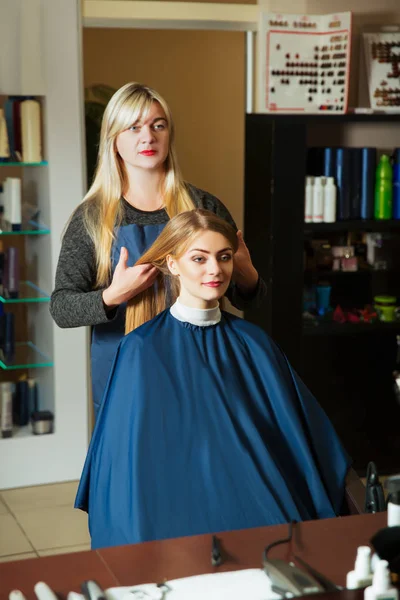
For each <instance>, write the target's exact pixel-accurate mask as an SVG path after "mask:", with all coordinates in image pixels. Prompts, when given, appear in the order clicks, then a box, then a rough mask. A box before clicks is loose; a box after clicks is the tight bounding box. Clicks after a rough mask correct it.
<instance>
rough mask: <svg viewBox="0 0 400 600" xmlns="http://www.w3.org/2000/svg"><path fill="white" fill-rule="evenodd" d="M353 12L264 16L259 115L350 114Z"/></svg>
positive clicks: (260, 40) (260, 48)
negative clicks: (261, 113)
mask: <svg viewBox="0 0 400 600" xmlns="http://www.w3.org/2000/svg"><path fill="white" fill-rule="evenodd" d="M351 31H352V14H351V12H343V13H337V14H329V15H293V14H290V15H285V14H273V13H265V12H261V14H260V22H259V35H258V66H259V67H258V68H259V72H258V112H277V113H317V114H342V113H345V112H346V111H347V104H348V90H349V75H350V54H351V52H350V51H351Z"/></svg>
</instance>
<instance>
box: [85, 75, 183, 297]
mask: <svg viewBox="0 0 400 600" xmlns="http://www.w3.org/2000/svg"><path fill="white" fill-rule="evenodd" d="M153 102H158V103H159V104H160V106H161V108H162V109H163V110H164V112H165V115H166V118H167V123H168V130H169V149H168V156H167V158H166V160H165V176H164V181H163V190H162V191H163V197H164V204H165V209H166V211H167V214H168V216H169V217H170V218H172V217H174V216H175V215H176V214H179V213H180V212H183V211H185V210H190V209H193V207H194V204H193V202H192V200H191V198H190V196H189V193H188V191H187V189H186V186H185V184H184V182H183V179H182V175H181V173H180V170H179V166H178V161H177V157H176V151H175V141H174V124H173V120H172V115H171V111H170V109H169V106H168V104H167V102H166V101H165V100H164V98H162V96H160V94H158V93H157V92H156V91H155V90H153V89H152V88H150V87H147V86H145V85H142V84H140V83H127V84H126V85H124V86H123V87H121V88H120V89H119V90H117V91H116V92H115V94H114V95H113V96H112V98H111V100H110V101H109V103H108V105H107V107H106V109H105V111H104V115H103V121H102V125H101V133H100V146H99V152H98V159H97V167H96V172H95V176H94V179H93V183H92V185H91V187H90V189H89V191H88V193H87V194H86V196H85V198H84V199H83V207H84V213H83V215H84V223H85V226H86V229H87V231H88V233H89V235H90V237H91V239H92V240H93V243H94V246H95V253H96V267H97V278H96V284H95V285H96V287H102V286H104V285H108V283H109V280H110V276H111V258H110V255H111V247H112V244H113V240H114V228H115V227H116V226H118V225H119V224H120V222H121V216H122V215H121V204H120V198H121V196H122V193H123V191H124V189H125V187H126V185H127V182H128V180H127V175H126V171H125V167H124V163H123V161H122V159H121V157H120V156H119V154H118V152H117V149H116V139H117V136H118V134H120V133H121V132H122V131H125V130H126V129H128V127H130V126H131V125H133V123H135V122H136V121H138V120H139V119H141V118H145V117H146V115H147V113H148V111H149V110H150V107H151V104H152V103H153Z"/></svg>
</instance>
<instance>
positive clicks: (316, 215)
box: [312, 177, 324, 223]
mask: <svg viewBox="0 0 400 600" xmlns="http://www.w3.org/2000/svg"><path fill="white" fill-rule="evenodd" d="M323 214H324V196H323V189H322V177H315V178H314V190H313V211H312V220H313V223H322V219H323Z"/></svg>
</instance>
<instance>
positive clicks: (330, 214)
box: [324, 177, 336, 223]
mask: <svg viewBox="0 0 400 600" xmlns="http://www.w3.org/2000/svg"><path fill="white" fill-rule="evenodd" d="M335 221H336V186H335V182H334V179H333V177H327V178H326V184H325V189H324V223H334V222H335Z"/></svg>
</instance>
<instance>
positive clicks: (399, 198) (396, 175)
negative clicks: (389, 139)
mask: <svg viewBox="0 0 400 600" xmlns="http://www.w3.org/2000/svg"><path fill="white" fill-rule="evenodd" d="M393 219H400V148H396V149H395V151H394V153H393Z"/></svg>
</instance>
